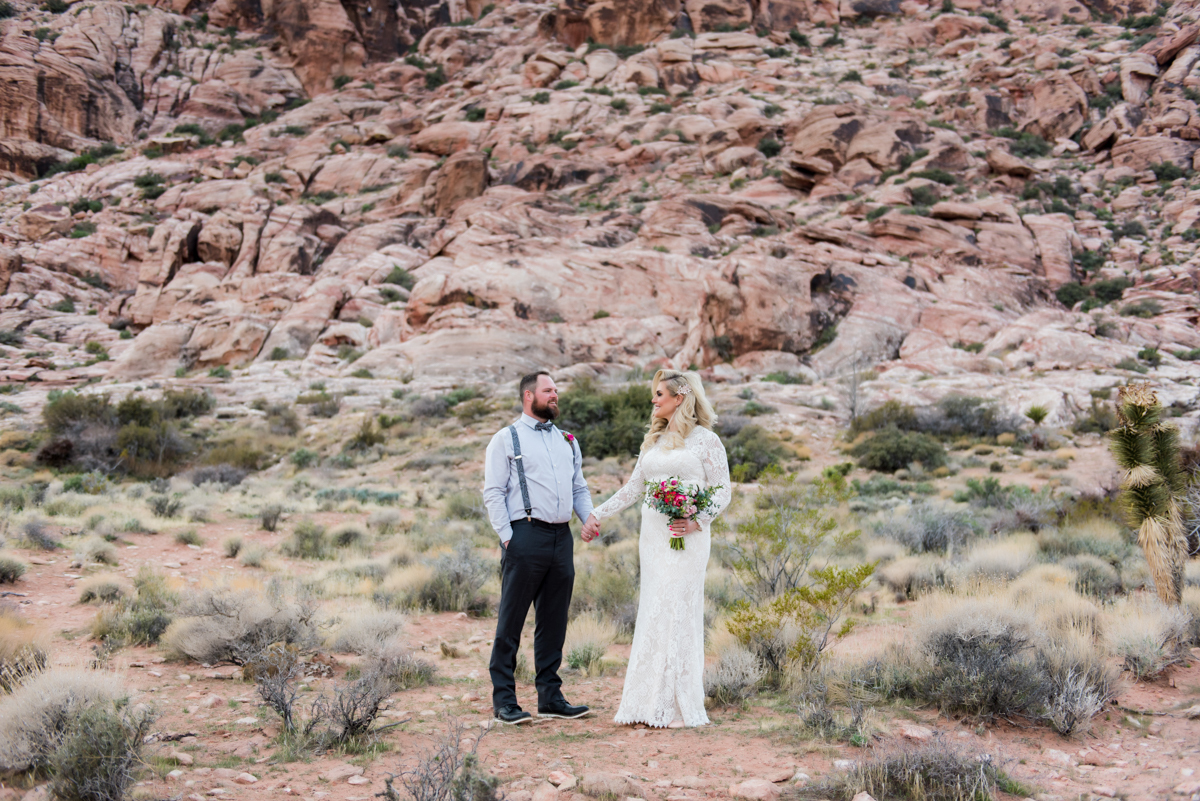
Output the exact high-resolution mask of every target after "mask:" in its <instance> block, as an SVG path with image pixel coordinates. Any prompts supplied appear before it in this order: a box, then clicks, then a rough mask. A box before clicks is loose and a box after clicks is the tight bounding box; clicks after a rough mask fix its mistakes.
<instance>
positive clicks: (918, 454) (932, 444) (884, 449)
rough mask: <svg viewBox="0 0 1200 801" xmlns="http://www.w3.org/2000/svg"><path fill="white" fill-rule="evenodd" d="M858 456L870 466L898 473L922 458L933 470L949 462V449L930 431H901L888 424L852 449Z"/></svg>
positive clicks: (865, 465) (922, 461) (851, 451)
mask: <svg viewBox="0 0 1200 801" xmlns="http://www.w3.org/2000/svg"><path fill="white" fill-rule="evenodd" d="M850 454H851V455H852V456H855V457H857V458H858V464H859V465H860V466H861V467H865V468H866V469H868V470H879V471H881V472H885V473H894V472H896V471H897V470H900V469H902V468H907V467H908V466H909V465H911V464H912V463H913V462H920V463H921V465H922V466H923V467H924V468H925V469H926V470H933V469H935V468H938V467H941V466H942V465H944V464H945V463H946V450H945V448H943V447H942V443H940V442H938V441H937V440H936V439H934V438H933V437H931V436H929V435H928V434H922V433H920V432H915V431H901V430H900V429H899V428H896V427H895V426H885V427H884V428H882V429H880V430H879V431H877V432H875V433H874V434H873V435H871V436H870V437H869V438H868V439H866V440H864V441H862V442H860V443H858V444H857V445H855V446H854V447H853V448H851V449H850Z"/></svg>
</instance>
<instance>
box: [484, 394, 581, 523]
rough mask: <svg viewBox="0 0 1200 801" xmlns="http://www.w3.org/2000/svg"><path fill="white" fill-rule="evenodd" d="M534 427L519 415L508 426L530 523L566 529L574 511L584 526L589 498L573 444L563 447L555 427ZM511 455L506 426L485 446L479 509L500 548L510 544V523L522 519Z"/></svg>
mask: <svg viewBox="0 0 1200 801" xmlns="http://www.w3.org/2000/svg"><path fill="white" fill-rule="evenodd" d="M537 422H538V421H537V420H535V419H533V418H532V417H530V416H528V415H525V414H522V415H521V417H520V419H518V420H517V421H516V422H515V423H513V426H514V427H515V428H516V430H517V436H518V437H519V438H520V440H521V455H522V456H523V457H524V458H523V459H522V461H523V462H524V463H525V485H526V486H527V487H528V488H529V503H530V505H531V507H532V509H533V512H532V514H531V517H533V519H535V520H541V521H543V522H545V523H569V522H571V510H572V509H574V511H575V513H576V514H577V515H579V519H580V520H587V519H588V516H589V515H591V513H592V495H591V493H590V492H588V486H587V481H586V480H584V478H583V455H582V454H581V453H580V451H579V443H578V442H568V441H567V439H566V437H564V436H563V432H561V431H559V430H558V428H557V427H552V428H551V429H550V430H549V431H538V430H537V429H535V428H534V425H535V424H536V423H537ZM513 455H514V454H513V443H512V433H511V432H510V431H509V430H508V427H507V426H506V427H504V428H502V429H500V430H499V431H497V432H496V435H495V436H493V437H492V441H491V442H489V443H488V446H487V454H486V456H484V462H483V503H484V505H485V506H487V510H488V518H489V519H490V520H491V522H492V528H494V529H496V533H497V534H498V535H499V536H500V541H501V542H508V541H509V540H510V539H512V521H514V520H520V519H521V518H523V517H525V502H524V501H523V500H522V499H521V482H520V479H519V478H518V477H517V463H516V460H514V459H513Z"/></svg>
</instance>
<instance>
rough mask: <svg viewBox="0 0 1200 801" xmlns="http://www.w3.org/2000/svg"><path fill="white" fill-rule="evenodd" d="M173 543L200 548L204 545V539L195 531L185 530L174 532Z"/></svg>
mask: <svg viewBox="0 0 1200 801" xmlns="http://www.w3.org/2000/svg"><path fill="white" fill-rule="evenodd" d="M175 542H177V543H179V544H180V545H195V546H201V545H203V544H204V539H203V538H202V537H201V536H200V535H199V534H197V533H196V531H195V529H190V528H185V529H182V530H181V531H177V532H175Z"/></svg>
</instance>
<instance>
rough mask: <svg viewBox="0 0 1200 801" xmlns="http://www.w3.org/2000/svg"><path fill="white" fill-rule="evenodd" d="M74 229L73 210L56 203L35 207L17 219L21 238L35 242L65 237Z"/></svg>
mask: <svg viewBox="0 0 1200 801" xmlns="http://www.w3.org/2000/svg"><path fill="white" fill-rule="evenodd" d="M74 227H75V219H74V217H73V216H72V215H71V210H70V209H68V208H67V207H66V206H60V205H58V204H55V203H43V204H42V205H40V206H34V207H33V208H31V209H29V210H28V211H26V212H23V213H22V214H21V215H20V216H19V217H17V230H19V231H20V232H21V236H23V237H25V238H26V239H32V240H34V241H38V240H43V239H49V238H50V237H52V236H65V235H66V234H67V233H68V232H70V230H71V229H72V228H74Z"/></svg>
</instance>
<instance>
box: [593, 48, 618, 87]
mask: <svg viewBox="0 0 1200 801" xmlns="http://www.w3.org/2000/svg"><path fill="white" fill-rule="evenodd" d="M584 63H585V64H587V68H588V77H589V78H591V79H592V80H593V81H602V80H604V78H605V77H606V76H607V75H608V74H609V73H610V72H612V71H613V70H615V69H616V68H617V67H618V66H620V64H621V59H619V58H617V54H616V53H614V52H613V51H611V50H595V51H593V52H591V53H588V54H587V56H586V57H585V58H584Z"/></svg>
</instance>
